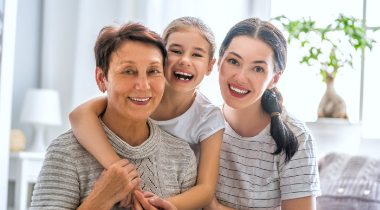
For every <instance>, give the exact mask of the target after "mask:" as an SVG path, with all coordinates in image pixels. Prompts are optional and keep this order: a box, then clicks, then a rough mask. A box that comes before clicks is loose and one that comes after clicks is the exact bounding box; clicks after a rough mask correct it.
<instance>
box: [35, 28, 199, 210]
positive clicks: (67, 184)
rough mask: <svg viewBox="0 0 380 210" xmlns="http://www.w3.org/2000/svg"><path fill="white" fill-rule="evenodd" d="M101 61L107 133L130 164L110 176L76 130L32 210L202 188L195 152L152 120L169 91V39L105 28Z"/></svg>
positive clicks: (55, 147)
mask: <svg viewBox="0 0 380 210" xmlns="http://www.w3.org/2000/svg"><path fill="white" fill-rule="evenodd" d="M95 59H96V81H97V83H98V86H99V89H100V90H101V91H102V92H105V91H107V94H108V104H107V109H106V110H105V112H104V114H103V115H102V116H101V117H100V119H101V121H102V125H103V127H102V128H100V129H104V130H105V132H106V134H107V137H108V139H109V141H110V143H111V145H112V147H113V148H114V150H115V151H116V152H117V153H118V155H119V156H120V157H121V158H122V159H123V160H121V161H119V162H117V163H115V164H114V165H112V166H111V167H110V169H109V170H107V171H104V172H103V170H104V168H103V167H102V166H101V164H100V163H99V162H98V161H97V160H96V159H95V158H94V157H93V156H92V155H91V154H90V153H88V152H87V151H86V150H85V149H84V148H83V147H82V146H81V145H80V144H79V143H78V141H77V139H76V137H75V135H74V134H73V132H72V130H69V131H67V132H65V133H63V134H62V135H60V136H59V137H57V138H56V139H54V140H53V141H52V143H51V144H50V146H49V148H48V150H47V154H46V156H45V161H44V165H43V167H42V170H41V172H40V174H39V177H38V181H37V184H36V186H35V189H34V192H33V198H32V204H31V207H32V208H31V209H111V208H112V209H117V208H118V207H117V206H116V205H115V204H116V203H117V202H119V201H121V200H122V199H123V198H124V197H126V196H127V195H129V194H130V193H132V192H133V189H134V188H135V187H136V185H138V184H139V183H140V185H141V187H142V189H143V190H145V191H149V192H151V193H154V194H155V195H157V196H159V197H171V196H174V195H177V194H180V193H182V192H184V191H186V190H188V189H190V188H191V187H192V186H194V185H195V183H196V170H197V168H196V167H197V166H196V159H195V156H194V153H193V152H192V150H191V149H190V147H189V145H188V144H187V143H186V142H185V141H183V140H181V139H178V138H176V137H174V136H172V135H170V134H167V133H166V132H164V131H163V130H161V129H160V128H158V127H157V126H156V125H154V124H153V123H152V122H151V121H150V120H148V116H149V115H150V114H151V113H152V112H153V111H154V110H155V108H156V107H157V105H158V103H159V102H160V100H161V97H162V94H163V91H164V85H165V78H164V75H163V65H164V62H165V59H166V51H165V48H164V43H163V41H162V39H161V38H160V37H159V36H158V35H157V34H156V33H154V32H152V31H149V30H148V29H147V28H145V27H144V26H142V25H139V24H126V25H122V26H121V27H120V28H115V27H105V28H103V29H102V30H101V32H100V34H99V36H98V39H97V42H96V45H95ZM126 159H127V160H126ZM131 163H132V164H131ZM102 172H103V173H102ZM139 195H141V194H139Z"/></svg>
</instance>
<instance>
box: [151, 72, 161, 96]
mask: <svg viewBox="0 0 380 210" xmlns="http://www.w3.org/2000/svg"><path fill="white" fill-rule="evenodd" d="M150 87H151V88H152V90H153V93H154V94H156V95H162V94H163V93H164V89H165V78H164V77H163V76H162V77H159V78H154V79H152V80H151V82H150Z"/></svg>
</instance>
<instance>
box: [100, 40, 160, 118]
mask: <svg viewBox="0 0 380 210" xmlns="http://www.w3.org/2000/svg"><path fill="white" fill-rule="evenodd" d="M97 72H98V73H97V75H98V76H97V79H98V80H103V81H104V84H105V87H106V90H107V94H108V105H107V109H110V110H109V111H114V112H116V113H117V114H118V115H119V116H122V117H127V118H128V119H130V118H132V119H136V120H139V119H140V120H146V119H147V118H148V117H149V115H150V114H151V113H152V112H153V111H154V110H155V109H156V107H157V106H158V104H159V103H160V101H161V98H162V95H163V92H164V87H165V78H164V74H163V63H162V54H161V51H160V50H159V49H158V48H157V47H156V46H154V45H152V44H148V43H142V42H138V41H128V42H125V43H123V44H122V45H121V46H120V47H119V48H118V49H117V50H116V51H115V52H113V53H112V55H111V59H110V65H109V70H108V75H107V79H102V78H101V77H102V75H99V74H102V72H101V71H97ZM98 84H99V83H98Z"/></svg>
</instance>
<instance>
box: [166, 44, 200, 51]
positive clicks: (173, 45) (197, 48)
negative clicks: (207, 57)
mask: <svg viewBox="0 0 380 210" xmlns="http://www.w3.org/2000/svg"><path fill="white" fill-rule="evenodd" d="M169 47H182V45H180V44H175V43H174V44H171V45H170V46H169ZM194 49H195V50H199V51H201V52H204V53H207V51H206V50H205V49H203V48H201V47H194Z"/></svg>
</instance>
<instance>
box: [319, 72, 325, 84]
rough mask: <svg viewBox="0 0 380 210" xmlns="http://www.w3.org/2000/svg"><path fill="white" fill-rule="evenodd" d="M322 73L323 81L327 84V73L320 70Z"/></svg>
mask: <svg viewBox="0 0 380 210" xmlns="http://www.w3.org/2000/svg"><path fill="white" fill-rule="evenodd" d="M320 73H321V75H322V78H323V79H322V81H323V82H325V83H326V72H325V71H324V70H323V69H320Z"/></svg>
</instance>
